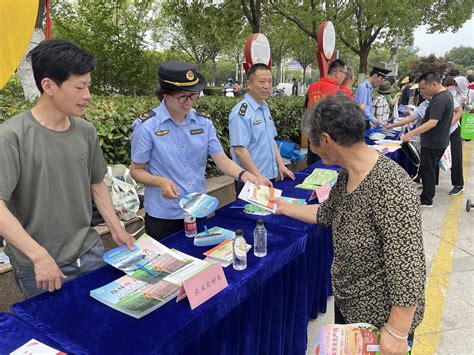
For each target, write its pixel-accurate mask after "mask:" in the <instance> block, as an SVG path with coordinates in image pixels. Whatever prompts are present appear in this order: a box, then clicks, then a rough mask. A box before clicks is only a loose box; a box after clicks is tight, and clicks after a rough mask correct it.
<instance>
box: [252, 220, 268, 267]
mask: <svg viewBox="0 0 474 355" xmlns="http://www.w3.org/2000/svg"><path fill="white" fill-rule="evenodd" d="M253 254H254V255H255V256H258V257H259V258H261V257H264V256H265V255H267V229H266V228H265V226H264V224H263V220H261V219H259V220H258V221H257V226H256V227H255V230H254V231H253Z"/></svg>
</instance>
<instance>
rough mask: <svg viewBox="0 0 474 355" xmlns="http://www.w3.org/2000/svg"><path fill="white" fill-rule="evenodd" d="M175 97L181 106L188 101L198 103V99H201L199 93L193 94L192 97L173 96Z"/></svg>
mask: <svg viewBox="0 0 474 355" xmlns="http://www.w3.org/2000/svg"><path fill="white" fill-rule="evenodd" d="M171 96H173V97H174V98H175V99H176V100H178V102H179V103H180V104H184V103H185V102H187V101H188V100H191V102H194V101H196V100H197V99H199V93H198V92H197V93H195V94H192V95H183V96H174V95H171Z"/></svg>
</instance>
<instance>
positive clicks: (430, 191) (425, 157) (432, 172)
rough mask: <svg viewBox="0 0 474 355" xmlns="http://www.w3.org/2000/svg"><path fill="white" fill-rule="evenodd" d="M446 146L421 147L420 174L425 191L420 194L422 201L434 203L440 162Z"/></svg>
mask: <svg viewBox="0 0 474 355" xmlns="http://www.w3.org/2000/svg"><path fill="white" fill-rule="evenodd" d="M445 150H446V148H441V149H431V148H425V147H421V152H420V156H421V166H420V175H421V182H422V183H423V192H422V193H421V195H420V199H421V202H423V203H427V204H430V205H431V204H432V203H433V198H434V196H435V186H436V180H437V174H438V172H439V170H438V162H439V160H440V159H441V157H442V156H443V153H444V151H445Z"/></svg>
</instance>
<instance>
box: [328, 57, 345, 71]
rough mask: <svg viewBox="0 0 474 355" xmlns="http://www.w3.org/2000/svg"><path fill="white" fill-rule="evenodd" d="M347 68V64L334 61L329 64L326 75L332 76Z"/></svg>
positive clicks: (337, 60)
mask: <svg viewBox="0 0 474 355" xmlns="http://www.w3.org/2000/svg"><path fill="white" fill-rule="evenodd" d="M344 67H347V63H346V62H345V61H343V60H342V59H334V60H333V61H332V62H331V64H329V68H328V74H332V73H334V72H336V71H338V70H341V69H344Z"/></svg>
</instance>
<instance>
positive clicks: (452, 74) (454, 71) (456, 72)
mask: <svg viewBox="0 0 474 355" xmlns="http://www.w3.org/2000/svg"><path fill="white" fill-rule="evenodd" d="M448 75H449V76H452V77H453V78H455V77H457V76H459V70H457V69H451V70H450V71H449V73H448Z"/></svg>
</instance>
